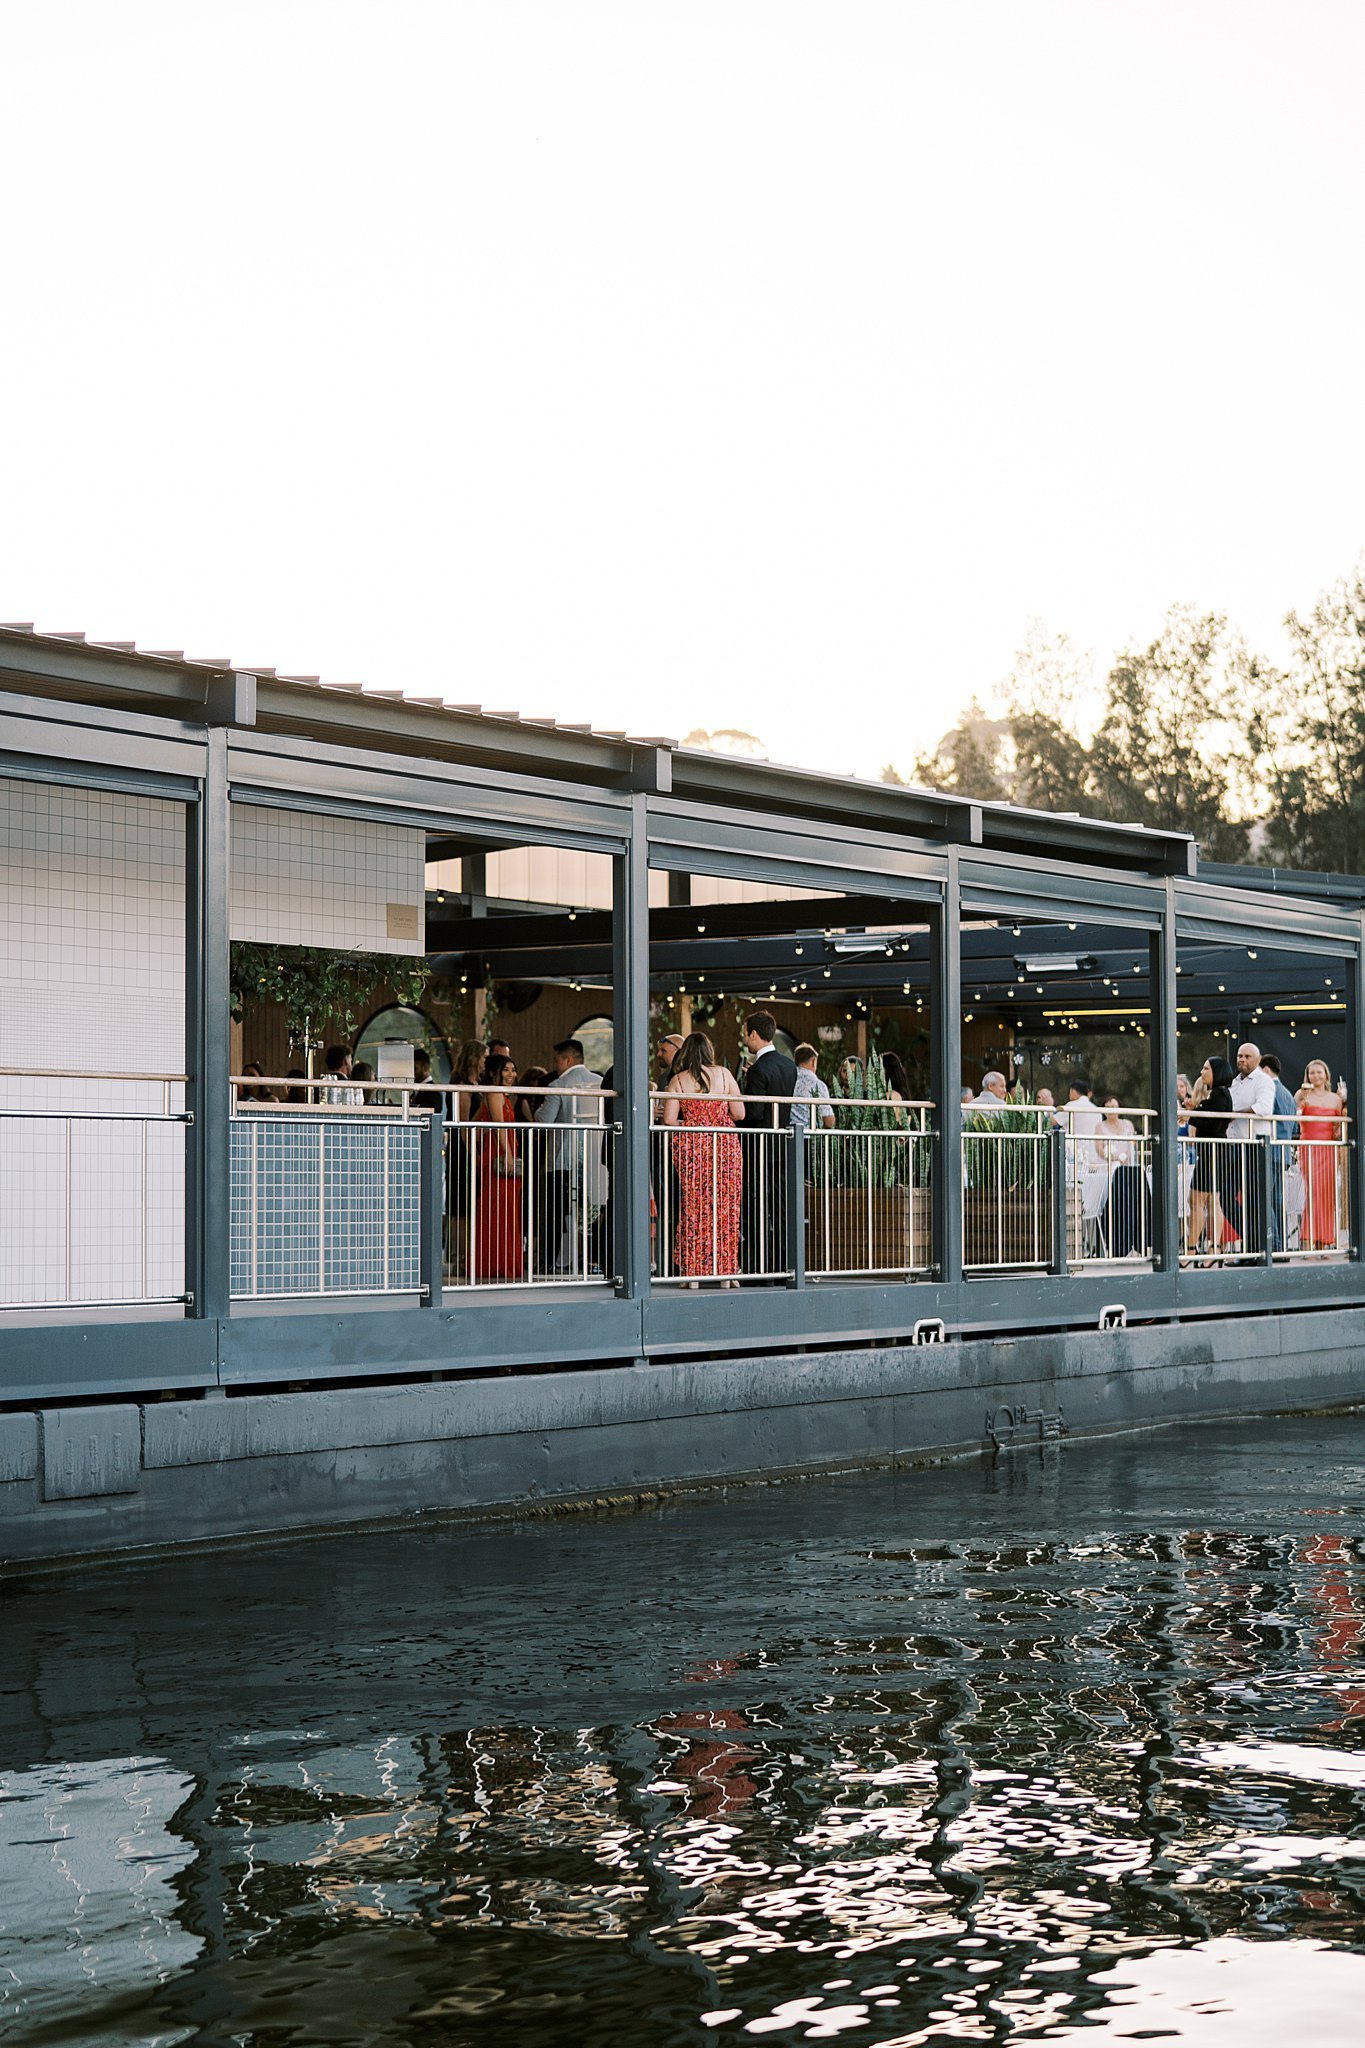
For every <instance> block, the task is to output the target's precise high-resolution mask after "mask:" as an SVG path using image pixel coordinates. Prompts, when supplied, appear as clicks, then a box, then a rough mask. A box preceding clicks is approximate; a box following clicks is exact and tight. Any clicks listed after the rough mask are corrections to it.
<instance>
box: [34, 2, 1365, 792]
mask: <svg viewBox="0 0 1365 2048" xmlns="http://www.w3.org/2000/svg"><path fill="white" fill-rule="evenodd" d="M0 64H2V65H3V73H2V75H3V83H4V103H5V115H4V120H3V123H0V181H2V184H0V189H2V190H3V192H4V195H5V207H4V212H5V232H4V272H3V279H4V282H3V286H0V290H2V291H3V319H0V376H2V377H3V389H4V393H5V406H4V422H5V425H4V439H3V444H2V446H0V463H3V472H2V473H3V478H4V488H3V490H2V491H0V618H4V619H7V620H8V619H36V621H37V623H38V624H39V625H40V626H43V627H46V628H53V629H68V628H84V629H85V630H86V631H87V632H89V633H90V635H91V637H96V636H98V637H108V638H117V639H136V640H137V641H138V642H139V643H140V644H142V645H146V646H150V647H183V648H184V649H186V650H187V651H188V652H189V653H191V654H205V655H226V656H230V657H231V658H232V659H233V660H234V661H236V662H238V663H240V664H249V663H251V662H258V663H269V664H271V665H272V666H274V667H277V668H279V669H280V670H281V671H288V670H295V671H302V672H304V673H308V674H314V673H318V672H320V673H321V674H322V675H323V676H324V677H326V678H329V679H333V680H338V681H363V682H366V683H369V684H372V685H374V686H375V687H388V688H405V689H412V690H415V691H422V692H430V691H433V690H438V691H441V692H443V693H445V694H446V695H448V696H449V697H450V698H451V699H452V701H456V702H479V703H483V704H484V705H486V706H488V707H489V708H490V709H497V710H502V709H509V708H515V709H518V710H521V711H524V712H526V713H528V714H532V715H543V714H549V715H553V716H556V717H560V718H564V719H591V720H592V721H593V722H594V723H596V724H598V725H601V726H608V727H610V726H625V727H627V728H629V729H630V730H631V731H634V732H644V733H660V732H662V733H666V734H670V735H673V736H675V737H681V736H682V735H683V734H684V733H686V732H687V731H689V730H690V729H691V728H693V727H695V726H698V725H703V726H718V725H740V726H745V727H747V728H749V729H750V730H751V731H754V732H756V733H758V734H759V735H761V737H762V738H763V739H764V741H765V743H766V745H767V747H768V750H769V752H770V753H771V754H772V756H773V758H775V759H780V760H789V761H795V762H800V763H803V764H807V765H811V766H821V767H829V768H837V769H849V768H854V769H857V770H859V771H862V772H873V773H875V772H876V770H877V769H878V768H879V767H880V765H881V763H882V762H883V761H885V760H887V759H895V760H897V761H899V762H900V763H901V765H902V766H903V767H906V766H908V764H909V761H910V758H911V756H912V754H913V753H914V751H915V749H916V748H917V747H918V746H922V745H924V744H925V743H926V742H931V741H932V740H933V739H935V738H937V736H938V734H939V733H940V732H941V731H942V730H943V728H944V727H945V726H946V725H947V724H949V723H950V722H951V719H952V716H953V714H954V712H955V711H956V709H957V708H958V706H959V705H960V704H961V703H962V702H963V701H964V700H965V699H966V697H967V696H968V695H969V694H970V693H971V692H972V691H973V690H977V691H983V692H984V691H988V690H989V689H990V687H991V686H992V684H994V683H995V682H996V681H997V680H998V679H999V678H1000V677H1001V676H1002V675H1004V674H1005V673H1006V672H1007V670H1008V669H1009V666H1010V662H1011V657H1012V654H1013V651H1014V649H1015V648H1016V647H1017V646H1018V645H1019V643H1020V642H1021V641H1022V639H1023V638H1024V635H1025V633H1026V631H1027V628H1028V624H1029V621H1030V619H1031V618H1035V617H1037V618H1041V619H1043V620H1044V621H1046V622H1047V624H1048V625H1050V626H1052V627H1055V628H1058V629H1063V630H1065V631H1067V632H1069V633H1070V634H1071V636H1072V637H1073V639H1074V640H1076V641H1077V642H1078V643H1079V644H1080V645H1081V646H1083V647H1093V648H1095V649H1096V650H1097V651H1098V653H1099V654H1100V655H1101V657H1104V656H1107V654H1108V653H1109V652H1110V651H1111V650H1112V649H1114V648H1115V647H1116V646H1117V645H1119V644H1121V643H1122V642H1123V641H1124V640H1125V639H1129V638H1131V637H1134V636H1140V637H1144V638H1145V637H1147V636H1149V635H1150V634H1151V633H1153V632H1154V631H1155V630H1156V627H1157V624H1158V622H1159V620H1160V617H1161V614H1162V612H1163V611H1164V609H1165V608H1166V606H1167V605H1168V604H1169V603H1171V602H1173V601H1175V600H1187V601H1190V602H1194V603H1197V604H1199V605H1204V606H1210V607H1216V608H1219V609H1225V610H1227V611H1228V612H1229V613H1230V614H1231V615H1232V617H1233V618H1234V619H1235V620H1236V621H1237V622H1238V623H1239V624H1240V625H1241V626H1242V628H1243V629H1244V630H1245V631H1246V632H1247V633H1248V635H1249V636H1250V637H1251V638H1252V639H1253V640H1254V641H1257V642H1258V643H1259V644H1261V645H1262V646H1264V647H1266V648H1267V649H1268V650H1269V651H1271V652H1275V651H1277V647H1278V642H1277V638H1276V633H1277V622H1278V620H1279V619H1280V617H1281V615H1282V614H1283V612H1284V611H1285V610H1286V609H1287V608H1288V607H1289V606H1291V605H1295V606H1300V607H1302V606H1304V605H1306V604H1308V603H1310V602H1311V601H1312V598H1313V596H1314V595H1315V593H1316V592H1317V591H1318V590H1319V589H1321V588H1322V587H1323V586H1325V585H1326V584H1327V583H1329V582H1331V581H1332V580H1334V579H1335V578H1336V577H1338V576H1339V575H1341V574H1343V573H1344V572H1345V571H1346V570H1347V569H1349V568H1350V566H1351V564H1352V563H1353V562H1354V560H1355V559H1356V557H1357V556H1358V554H1359V553H1360V551H1361V549H1362V547H1363V546H1365V404H1362V389H1363V382H1365V380H1363V379H1362V370H1361V366H1362V360H1365V262H1362V232H1361V230H1362V216H1363V215H1365V122H1363V121H1362V119H1361V114H1360V90H1361V80H1362V78H1365V5H1362V4H1361V0H1298V4H1292V5H1291V4H1277V5H1270V4H1265V0H1235V4H1232V0H1227V4H1225V0H1178V4H1168V0H1145V4H1144V5H1142V6H1140V7H1121V6H1119V5H1118V4H1117V0H1081V4H1068V0H1028V4H1019V0H981V4H969V0H941V4H936V5H928V4H923V0H823V4H819V5H816V4H805V0H718V4H708V0H678V4H673V5H662V4H655V0H617V4H607V0H582V4H574V0H539V4H536V0H487V4H472V0H431V4H424V0H383V4H376V0H370V4H365V5H358V4H348V0H265V4H255V0H223V4H220V5H209V4H207V0H171V4H143V0H87V4H81V0H0Z"/></svg>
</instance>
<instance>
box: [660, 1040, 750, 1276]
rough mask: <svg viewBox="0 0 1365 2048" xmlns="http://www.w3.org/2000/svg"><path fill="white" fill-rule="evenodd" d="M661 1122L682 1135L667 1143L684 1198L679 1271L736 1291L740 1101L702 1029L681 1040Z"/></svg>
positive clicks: (677, 1247)
mask: <svg viewBox="0 0 1365 2048" xmlns="http://www.w3.org/2000/svg"><path fill="white" fill-rule="evenodd" d="M662 1121H663V1122H664V1123H665V1124H678V1125H681V1129H680V1130H679V1131H678V1133H677V1135H676V1137H671V1138H669V1140H668V1143H669V1144H670V1145H671V1146H672V1148H673V1166H674V1169H675V1171H676V1173H677V1176H678V1186H679V1190H680V1194H681V1200H680V1204H679V1211H678V1233H677V1238H676V1240H675V1244H674V1256H675V1259H676V1262H677V1271H678V1272H679V1273H681V1274H682V1275H683V1276H684V1277H685V1278H686V1279H687V1281H688V1283H689V1285H690V1286H693V1287H695V1286H696V1285H697V1283H698V1280H699V1279H701V1278H706V1279H712V1280H716V1279H718V1280H719V1281H720V1282H721V1285H722V1286H723V1287H738V1285H739V1280H738V1278H737V1277H736V1276H737V1275H738V1273H739V1203H740V1192H741V1188H742V1186H743V1176H744V1169H743V1166H742V1164H741V1160H740V1149H739V1132H738V1131H737V1130H736V1129H735V1125H736V1124H738V1123H743V1121H744V1098H743V1096H742V1095H741V1094H740V1092H739V1083H738V1082H737V1081H736V1080H735V1077H734V1075H733V1074H732V1073H731V1072H730V1071H729V1069H728V1068H726V1067H718V1066H717V1065H716V1055H715V1050H714V1048H713V1047H712V1044H711V1041H710V1039H709V1038H708V1037H707V1036H706V1035H705V1033H704V1032H701V1031H693V1032H692V1033H691V1034H690V1035H689V1036H688V1037H687V1038H685V1039H684V1040H683V1042H682V1045H681V1047H680V1048H679V1051H678V1053H677V1056H676V1057H675V1059H674V1061H673V1076H672V1079H671V1080H670V1081H669V1084H668V1087H667V1089H666V1090H665V1093H664V1099H663V1117H662Z"/></svg>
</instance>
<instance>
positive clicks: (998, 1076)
mask: <svg viewBox="0 0 1365 2048" xmlns="http://www.w3.org/2000/svg"><path fill="white" fill-rule="evenodd" d="M1176 1099H1177V1104H1178V1121H1177V1136H1178V1139H1179V1143H1180V1204H1181V1244H1182V1247H1183V1248H1184V1249H1185V1250H1186V1251H1187V1252H1188V1253H1189V1254H1190V1255H1192V1256H1193V1257H1195V1258H1196V1259H1198V1260H1200V1261H1203V1262H1211V1261H1213V1260H1215V1259H1221V1258H1235V1257H1245V1256H1246V1255H1248V1254H1251V1255H1253V1256H1254V1255H1258V1254H1262V1253H1264V1252H1265V1251H1266V1250H1267V1249H1269V1250H1270V1251H1272V1252H1275V1251H1285V1250H1288V1249H1291V1248H1294V1247H1297V1248H1298V1249H1300V1250H1304V1251H1324V1252H1326V1251H1335V1250H1336V1249H1337V1243H1338V1216H1339V1213H1340V1202H1339V1197H1338V1183H1339V1177H1340V1168H1341V1146H1340V1140H1341V1139H1342V1137H1343V1136H1344V1134H1345V1116H1346V1096H1345V1089H1344V1087H1341V1086H1337V1085H1334V1083H1333V1080H1332V1074H1331V1069H1330V1068H1329V1067H1328V1065H1327V1062H1326V1061H1325V1060H1320V1059H1315V1060H1310V1061H1309V1063H1308V1065H1307V1067H1306V1068H1305V1070H1304V1075H1303V1079H1302V1082H1301V1083H1300V1085H1299V1087H1298V1088H1297V1089H1296V1090H1295V1091H1294V1092H1293V1093H1292V1094H1291V1093H1290V1091H1289V1089H1288V1087H1287V1086H1286V1085H1285V1081H1284V1078H1283V1070H1282V1067H1281V1063H1280V1061H1279V1059H1278V1058H1277V1057H1276V1055H1275V1054H1274V1053H1264V1054H1263V1053H1262V1052H1261V1050H1260V1047H1259V1046H1257V1045H1254V1044H1252V1043H1250V1042H1249V1041H1248V1042H1247V1043H1245V1044H1243V1045H1240V1046H1239V1047H1238V1048H1237V1056H1236V1063H1235V1065H1234V1064H1232V1063H1231V1062H1229V1061H1228V1060H1226V1059H1224V1058H1223V1057H1221V1056H1220V1055H1217V1054H1215V1055H1212V1056H1211V1057H1210V1058H1209V1059H1207V1060H1205V1062H1204V1064H1203V1066H1202V1067H1201V1069H1200V1071H1199V1074H1198V1076H1197V1077H1196V1079H1195V1081H1194V1083H1193V1084H1191V1082H1190V1079H1189V1077H1188V1075H1186V1074H1180V1075H1178V1076H1177V1079H1176ZM1019 1107H1028V1108H1032V1109H1033V1110H1034V1112H1035V1113H1037V1112H1041V1115H1038V1116H1037V1118H1036V1123H1037V1128H1038V1129H1039V1131H1040V1132H1041V1131H1043V1130H1044V1129H1046V1127H1047V1126H1048V1125H1050V1124H1057V1125H1060V1126H1061V1127H1062V1128H1063V1129H1064V1130H1065V1131H1066V1133H1067V1135H1068V1138H1069V1140H1070V1141H1071V1142H1070V1149H1069V1154H1068V1161H1069V1165H1068V1170H1069V1173H1070V1175H1071V1177H1072V1179H1073V1181H1074V1183H1075V1185H1077V1186H1078V1187H1079V1190H1080V1198H1081V1214H1082V1222H1083V1226H1084V1228H1085V1230H1086V1232H1087V1237H1088V1244H1087V1248H1088V1249H1090V1250H1092V1251H1093V1250H1095V1249H1097V1248H1102V1249H1103V1251H1104V1252H1105V1253H1107V1255H1108V1256H1110V1257H1113V1258H1128V1257H1131V1256H1133V1255H1134V1254H1139V1255H1140V1254H1144V1253H1146V1252H1148V1251H1150V1248H1151V1247H1150V1216H1151V1162H1150V1160H1149V1159H1148V1158H1147V1156H1146V1152H1147V1147H1146V1145H1145V1142H1144V1140H1145V1135H1146V1134H1145V1132H1144V1131H1139V1129H1138V1127H1137V1126H1136V1125H1135V1124H1134V1123H1133V1121H1132V1119H1131V1118H1130V1117H1127V1116H1125V1115H1124V1114H1123V1113H1122V1109H1121V1106H1120V1103H1119V1100H1118V1098H1117V1096H1114V1095H1106V1096H1105V1097H1104V1098H1103V1101H1102V1103H1097V1102H1096V1101H1095V1100H1094V1098H1093V1095H1092V1092H1091V1083H1090V1081H1089V1079H1088V1077H1087V1076H1086V1075H1084V1074H1079V1073H1078V1074H1073V1075H1072V1076H1071V1077H1070V1080H1069V1082H1068V1091H1067V1102H1066V1105H1065V1107H1064V1108H1059V1107H1058V1105H1057V1103H1056V1101H1055V1099H1054V1097H1053V1094H1052V1091H1051V1090H1050V1089H1048V1088H1040V1089H1039V1090H1038V1092H1037V1094H1036V1096H1035V1097H1034V1100H1033V1102H1032V1104H1027V1103H1026V1101H1025V1098H1024V1096H1023V1094H1022V1092H1016V1093H1014V1094H1012V1093H1011V1090H1010V1087H1009V1084H1008V1082H1007V1081H1006V1078H1005V1076H1004V1075H1003V1074H1002V1073H999V1072H996V1071H991V1072H989V1073H987V1074H984V1075H983V1076H982V1079H981V1086H980V1090H979V1091H978V1092H976V1093H973V1091H972V1090H971V1089H970V1088H964V1090H963V1097H962V1113H963V1116H964V1118H966V1117H980V1116H986V1117H993V1116H998V1115H999V1114H1000V1113H1001V1112H1003V1111H1005V1110H1007V1109H1011V1108H1019ZM1262 1138H1266V1139H1269V1140H1270V1141H1271V1144H1270V1172H1269V1175H1268V1177H1267V1176H1265V1175H1264V1174H1263V1171H1262V1165H1261V1159H1260V1154H1259V1148H1258V1144H1257V1141H1259V1140H1260V1139H1262ZM1267 1178H1268V1188H1267Z"/></svg>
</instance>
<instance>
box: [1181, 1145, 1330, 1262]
mask: <svg viewBox="0 0 1365 2048" xmlns="http://www.w3.org/2000/svg"><path fill="white" fill-rule="evenodd" d="M1203 1114H1204V1113H1202V1112H1200V1111H1198V1110H1195V1111H1192V1112H1190V1114H1189V1129H1188V1134H1187V1135H1185V1136H1182V1137H1181V1139H1180V1140H1179V1144H1180V1155H1179V1156H1180V1256H1181V1261H1182V1263H1183V1264H1186V1265H1190V1266H1194V1267H1196V1268H1197V1267H1203V1266H1214V1265H1257V1264H1273V1263H1275V1262H1277V1261H1281V1260H1292V1261H1302V1260H1321V1259H1327V1258H1336V1259H1346V1258H1349V1257H1350V1256H1351V1252H1352V1248H1353V1242H1354V1239H1353V1224H1352V1217H1351V1208H1350V1196H1351V1175H1350V1165H1349V1162H1350V1154H1351V1150H1352V1147H1353V1144H1354V1139H1353V1138H1352V1137H1351V1136H1350V1134H1349V1130H1350V1119H1349V1118H1346V1117H1334V1118H1330V1119H1317V1120H1313V1121H1314V1122H1322V1123H1323V1124H1324V1125H1325V1127H1327V1128H1330V1129H1333V1130H1335V1131H1336V1132H1337V1135H1335V1136H1318V1135H1316V1132H1314V1133H1313V1134H1311V1135H1310V1136H1308V1137H1304V1136H1303V1134H1302V1128H1301V1127H1300V1126H1299V1125H1297V1124H1296V1125H1295V1126H1294V1128H1293V1130H1292V1133H1286V1132H1285V1125H1286V1124H1287V1122H1288V1119H1287V1118H1283V1117H1281V1118H1278V1119H1276V1120H1274V1123H1273V1126H1272V1124H1271V1123H1270V1121H1269V1120H1267V1122H1266V1123H1265V1124H1258V1125H1257V1127H1256V1129H1255V1131H1254V1133H1253V1135H1251V1136H1243V1135H1238V1136H1235V1137H1232V1136H1228V1135H1226V1133H1225V1132H1223V1131H1219V1132H1218V1133H1217V1134H1216V1135H1214V1134H1211V1133H1209V1132H1207V1131H1202V1130H1201V1129H1200V1121H1201V1116H1202V1115H1203ZM1224 1121H1225V1120H1224V1118H1223V1117H1222V1116H1219V1118H1218V1122H1219V1123H1220V1124H1222V1123H1223V1122H1224Z"/></svg>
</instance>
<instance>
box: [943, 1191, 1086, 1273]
mask: <svg viewBox="0 0 1365 2048" xmlns="http://www.w3.org/2000/svg"><path fill="white" fill-rule="evenodd" d="M1081 1245H1082V1228H1081V1191H1080V1189H1079V1188H1078V1187H1068V1189H1067V1191H1066V1255H1067V1258H1068V1259H1069V1260H1070V1261H1071V1262H1072V1263H1073V1264H1074V1263H1075V1262H1076V1261H1077V1260H1078V1259H1079V1258H1080V1256H1081ZM962 1263H963V1265H964V1266H968V1267H971V1266H978V1267H979V1266H995V1267H1002V1266H1032V1267H1034V1268H1035V1269H1036V1268H1037V1267H1039V1266H1050V1265H1051V1263H1052V1190H1051V1188H1050V1187H1047V1186H1043V1187H1040V1188H1037V1189H1032V1188H1030V1189H1029V1190H1028V1191H1027V1192H1026V1193H1022V1194H1021V1193H1010V1192H1008V1191H1006V1192H1005V1193H1003V1194H1001V1193H998V1192H997V1191H996V1190H995V1189H994V1188H967V1189H966V1190H965V1191H964V1193H963V1198H962Z"/></svg>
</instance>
